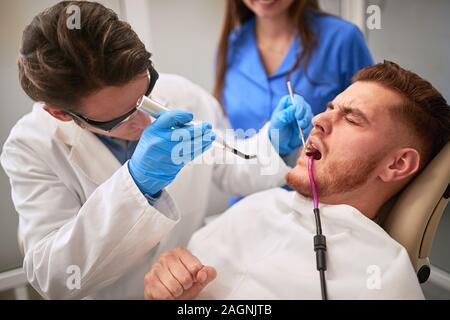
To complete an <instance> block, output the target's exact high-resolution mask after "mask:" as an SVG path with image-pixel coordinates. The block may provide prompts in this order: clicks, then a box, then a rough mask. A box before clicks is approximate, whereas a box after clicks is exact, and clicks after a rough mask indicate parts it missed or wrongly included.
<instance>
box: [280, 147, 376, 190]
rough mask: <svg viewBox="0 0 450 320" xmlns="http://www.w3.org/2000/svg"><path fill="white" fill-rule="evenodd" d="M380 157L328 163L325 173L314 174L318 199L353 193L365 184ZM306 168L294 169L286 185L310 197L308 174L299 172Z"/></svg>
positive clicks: (287, 177)
mask: <svg viewBox="0 0 450 320" xmlns="http://www.w3.org/2000/svg"><path fill="white" fill-rule="evenodd" d="M380 159H381V156H372V157H369V158H365V159H361V158H360V159H352V160H349V161H345V162H336V161H335V162H330V163H329V164H327V166H326V168H325V172H323V171H321V172H316V173H315V175H314V178H315V181H316V185H317V193H318V195H319V198H321V197H322V198H323V197H328V196H331V195H335V194H339V193H345V192H349V191H353V190H355V189H357V188H358V187H360V186H362V185H363V184H364V183H366V182H367V180H368V179H369V177H370V175H371V173H372V172H373V171H374V170H375V168H376V166H377V164H378V163H379V161H380ZM300 170H307V169H306V168H304V167H302V168H300V167H298V166H297V167H296V168H294V169H293V170H291V171H290V172H289V173H288V174H287V176H286V182H287V184H288V185H289V186H290V187H291V188H292V189H294V190H295V191H297V192H298V193H300V194H302V195H304V196H306V197H310V198H311V197H312V192H311V186H310V183H309V178H308V172H306V174H305V173H304V172H300Z"/></svg>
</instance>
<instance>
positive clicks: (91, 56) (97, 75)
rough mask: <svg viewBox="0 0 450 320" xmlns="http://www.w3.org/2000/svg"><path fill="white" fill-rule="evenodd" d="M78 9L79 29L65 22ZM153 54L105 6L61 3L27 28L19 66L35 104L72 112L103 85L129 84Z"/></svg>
mask: <svg viewBox="0 0 450 320" xmlns="http://www.w3.org/2000/svg"><path fill="white" fill-rule="evenodd" d="M72 5H76V6H77V7H78V8H79V13H80V28H79V29H77V28H69V27H68V25H67V21H68V19H69V18H70V16H71V11H69V12H67V9H68V8H69V6H72ZM150 56H151V54H150V53H149V52H147V51H146V49H145V46H144V44H143V43H142V42H141V41H140V40H139V38H138V36H137V35H136V33H135V32H134V31H133V30H132V29H131V27H130V25H129V24H128V23H126V22H123V21H120V20H119V18H118V17H117V14H116V13H114V12H113V11H112V10H110V9H107V8H105V7H104V6H103V5H101V4H99V3H94V2H87V1H63V2H60V3H58V4H56V5H54V6H53V7H51V8H49V9H47V10H45V11H44V12H42V13H40V14H38V15H37V16H35V17H34V18H33V20H32V22H31V23H30V24H29V25H28V26H27V27H26V28H25V30H24V32H23V37H22V45H21V48H20V53H19V59H18V66H19V79H20V84H21V86H22V88H23V90H24V91H25V92H26V93H27V95H28V96H29V97H30V98H31V99H33V100H34V101H43V102H45V103H47V104H48V105H50V106H52V107H56V108H60V109H74V108H76V107H77V105H78V104H79V102H80V99H82V98H84V97H86V96H88V95H89V94H91V93H92V92H94V91H96V90H99V89H101V88H102V87H105V86H118V85H123V84H126V83H127V82H129V81H131V80H132V79H133V78H135V77H136V76H137V75H139V74H141V73H143V72H145V71H146V70H147V69H148V67H149V66H150V65H151V61H150Z"/></svg>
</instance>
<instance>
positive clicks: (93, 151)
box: [1, 75, 288, 299]
mask: <svg viewBox="0 0 450 320" xmlns="http://www.w3.org/2000/svg"><path fill="white" fill-rule="evenodd" d="M153 97H155V98H156V99H159V100H161V101H162V102H166V103H169V104H170V105H171V106H176V107H179V108H180V109H184V110H189V111H192V112H193V113H194V114H195V115H196V117H197V119H202V120H208V121H210V122H211V123H212V124H213V126H214V127H215V128H216V129H220V127H221V126H224V119H223V116H222V113H221V110H220V108H219V105H218V103H217V102H216V101H215V100H214V99H213V98H212V97H211V96H210V95H209V94H208V93H207V92H205V91H204V90H202V89H200V88H199V87H198V86H196V85H194V84H193V83H191V82H189V81H187V80H185V79H183V78H181V77H178V76H173V75H161V77H160V79H159V81H158V82H157V85H156V87H155V89H154V94H153ZM262 136H264V137H265V136H267V132H266V133H264V134H262ZM264 137H263V138H262V139H265V138H264ZM269 145H270V142H269ZM214 151H217V150H216V149H213V150H212V151H208V152H209V155H211V154H214ZM269 152H270V154H269V155H268V156H269V157H273V159H275V160H277V163H278V164H279V166H278V167H277V170H276V172H277V174H275V175H271V176H264V175H261V174H260V172H261V167H260V166H259V165H247V164H246V163H245V161H241V162H240V165H214V164H211V165H200V164H189V165H187V166H186V167H185V168H183V170H182V171H181V172H180V174H179V175H178V176H177V178H176V179H175V181H174V182H173V183H172V184H171V185H170V186H169V187H168V188H167V189H166V190H167V191H165V192H163V194H162V196H161V198H160V199H159V200H158V201H157V203H156V204H155V205H154V206H151V205H150V204H149V203H148V201H147V199H146V198H145V197H144V196H143V195H142V194H141V192H140V191H139V189H138V188H137V186H136V185H135V183H134V181H133V179H132V178H131V176H130V174H129V172H128V168H127V164H125V165H124V166H121V165H120V163H119V162H118V160H117V159H116V158H115V157H114V155H113V154H112V153H111V152H110V151H109V150H108V149H107V147H106V146H105V145H103V143H102V142H101V141H100V140H99V139H98V138H97V137H95V136H94V135H93V134H92V133H90V132H88V131H86V130H83V129H81V128H80V127H78V126H77V125H75V123H73V122H61V121H58V120H56V119H54V118H53V117H51V116H50V115H49V114H47V113H46V112H45V111H44V110H42V106H41V105H39V104H36V105H35V106H34V108H33V111H32V112H31V113H29V114H28V115H26V116H25V117H23V118H22V119H21V120H20V121H19V122H18V123H17V124H16V125H15V127H14V128H13V130H12V131H11V134H10V136H9V138H8V140H7V142H6V143H5V145H4V148H3V153H2V156H1V164H2V166H3V168H4V169H5V171H6V173H7V175H8V176H9V178H10V182H11V186H12V198H13V201H14V204H15V207H16V210H17V212H18V213H19V217H20V220H19V221H20V224H19V230H20V235H21V237H22V239H23V241H24V249H25V258H24V270H25V273H26V276H27V278H28V280H29V282H30V283H31V284H32V285H33V287H34V288H36V289H37V290H38V291H39V292H40V293H41V294H42V295H43V296H44V297H47V298H56V299H78V298H84V297H87V296H88V297H89V298H99V299H100V298H110V299H127V298H143V290H144V284H143V279H144V275H145V273H146V272H147V271H148V270H149V268H150V266H151V264H152V261H153V260H154V259H155V258H157V255H158V254H159V252H161V251H166V250H169V249H173V248H174V247H175V246H177V245H184V246H185V245H186V243H187V241H188V239H189V238H190V236H191V235H192V233H193V232H194V231H195V230H196V229H198V228H199V227H200V226H201V225H202V223H203V221H204V218H205V215H206V206H207V203H208V199H209V195H210V190H211V186H212V183H213V181H215V182H216V183H218V184H219V186H220V187H222V188H223V189H225V190H226V191H228V192H232V193H235V194H243V195H244V194H249V193H251V192H255V191H257V190H261V189H266V188H270V187H273V186H276V185H280V184H282V183H283V181H284V176H285V174H286V172H287V171H288V167H286V166H285V165H284V164H283V162H282V161H278V160H280V158H279V157H278V155H277V154H276V151H275V150H274V149H270V150H269ZM217 154H220V152H217ZM197 160H198V159H197ZM197 162H198V161H197ZM177 207H178V208H179V211H177V209H176V208H177ZM78 280H81V281H78Z"/></svg>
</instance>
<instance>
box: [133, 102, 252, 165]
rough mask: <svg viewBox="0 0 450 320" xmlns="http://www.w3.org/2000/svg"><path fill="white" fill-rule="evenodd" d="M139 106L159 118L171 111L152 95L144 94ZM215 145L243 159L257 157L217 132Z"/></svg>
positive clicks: (191, 123)
mask: <svg viewBox="0 0 450 320" xmlns="http://www.w3.org/2000/svg"><path fill="white" fill-rule="evenodd" d="M137 108H138V109H139V110H142V111H143V112H145V113H147V114H149V115H150V116H152V117H154V118H157V117H158V116H159V115H160V114H161V113H163V112H166V111H170V109H169V108H167V107H165V106H164V105H163V104H161V103H159V102H158V101H156V100H154V99H152V98H150V97H147V96H143V97H142V98H141V100H140V101H139V102H138V107H137ZM196 124H197V123H196V122H195V121H191V122H190V123H188V124H187V125H196ZM214 145H219V146H221V147H222V148H224V149H225V150H228V151H230V152H232V153H234V154H235V155H237V156H239V157H241V158H243V159H246V160H250V159H254V158H256V157H257V156H256V155H249V154H246V153H243V152H241V151H239V150H237V149H236V148H233V147H231V146H230V145H229V144H227V143H226V142H225V141H224V140H223V138H222V137H220V136H219V135H218V134H217V133H216V140H215V141H214Z"/></svg>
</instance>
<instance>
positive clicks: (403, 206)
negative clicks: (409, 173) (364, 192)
mask: <svg viewBox="0 0 450 320" xmlns="http://www.w3.org/2000/svg"><path fill="white" fill-rule="evenodd" d="M449 197H450V142H449V143H447V145H446V146H444V148H443V149H442V150H441V151H440V152H439V154H438V155H437V156H436V157H435V158H434V159H433V160H432V161H431V162H430V163H429V164H428V166H427V167H426V168H425V169H424V170H423V171H422V172H421V173H420V174H419V175H418V176H417V177H415V178H414V179H413V180H412V181H411V182H410V183H409V184H408V185H407V186H406V187H405V189H403V190H402V191H401V192H400V193H399V194H398V195H396V196H395V197H394V198H392V199H391V200H390V201H388V202H387V203H386V204H385V205H384V206H383V208H382V209H381V211H380V212H379V215H378V220H377V222H378V224H379V225H380V226H381V227H382V228H383V229H384V230H386V232H387V233H388V234H389V235H390V236H391V237H392V238H393V239H395V240H396V241H397V242H398V243H400V244H401V245H402V246H403V247H405V249H406V250H407V251H408V254H409V258H410V259H411V262H412V265H413V267H414V268H415V270H416V272H417V277H418V279H419V282H420V283H424V282H425V281H427V280H428V278H429V276H430V272H431V269H430V261H429V258H428V255H429V253H430V249H431V245H432V243H433V239H434V236H435V234H436V230H437V227H438V225H439V222H440V220H441V217H442V214H443V213H444V210H445V208H446V206H447V204H448V201H449Z"/></svg>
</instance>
